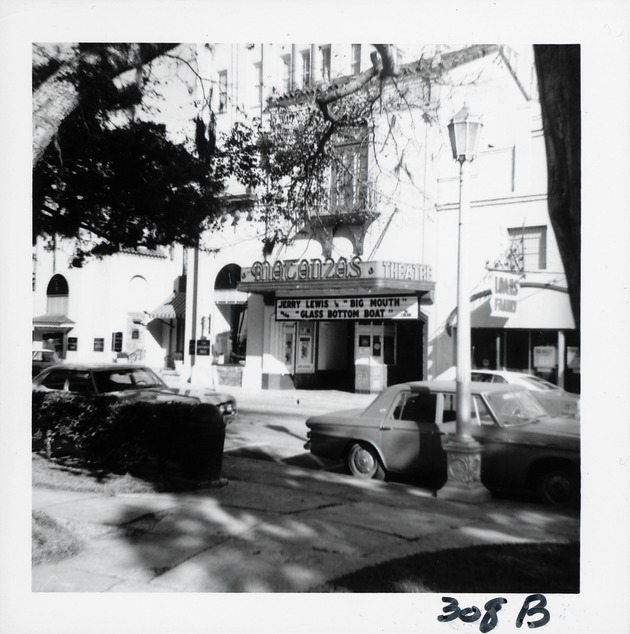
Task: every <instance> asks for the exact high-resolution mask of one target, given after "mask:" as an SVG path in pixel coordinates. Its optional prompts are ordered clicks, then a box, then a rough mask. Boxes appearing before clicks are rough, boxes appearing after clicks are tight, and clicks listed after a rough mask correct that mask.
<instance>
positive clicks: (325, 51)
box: [320, 44, 330, 81]
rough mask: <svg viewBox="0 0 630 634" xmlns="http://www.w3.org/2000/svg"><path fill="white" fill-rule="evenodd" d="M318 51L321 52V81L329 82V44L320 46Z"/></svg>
mask: <svg viewBox="0 0 630 634" xmlns="http://www.w3.org/2000/svg"><path fill="white" fill-rule="evenodd" d="M320 50H321V52H322V67H321V79H322V80H323V81H330V44H328V45H327V46H321V47H320Z"/></svg>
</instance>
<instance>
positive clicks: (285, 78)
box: [282, 53, 293, 93]
mask: <svg viewBox="0 0 630 634" xmlns="http://www.w3.org/2000/svg"><path fill="white" fill-rule="evenodd" d="M292 88H293V68H292V64H291V54H290V53H288V54H287V55H283V56H282V91H283V92H285V93H287V92H290V91H291V89H292Z"/></svg>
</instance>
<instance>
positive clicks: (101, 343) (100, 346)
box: [94, 337, 105, 352]
mask: <svg viewBox="0 0 630 634" xmlns="http://www.w3.org/2000/svg"><path fill="white" fill-rule="evenodd" d="M104 350H105V339H103V338H102V337H94V352H103V351H104Z"/></svg>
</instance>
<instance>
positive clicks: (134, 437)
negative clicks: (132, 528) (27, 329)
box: [32, 391, 225, 480]
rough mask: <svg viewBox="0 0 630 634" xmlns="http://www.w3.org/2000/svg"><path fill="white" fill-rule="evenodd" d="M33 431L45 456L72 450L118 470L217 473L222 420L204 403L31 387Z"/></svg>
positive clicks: (199, 476)
mask: <svg viewBox="0 0 630 634" xmlns="http://www.w3.org/2000/svg"><path fill="white" fill-rule="evenodd" d="M32 431H33V450H34V451H40V452H45V453H46V455H47V457H49V458H51V457H52V456H53V454H56V455H61V454H68V453H72V454H74V455H76V456H77V457H79V458H80V459H82V460H84V461H88V462H90V463H95V464H98V465H100V466H102V467H104V468H107V469H109V470H111V471H113V472H118V473H135V474H142V473H149V472H154V473H155V472H156V471H157V472H159V473H160V474H161V475H162V476H164V475H167V473H165V472H170V471H171V470H172V469H176V470H177V471H178V472H180V473H181V474H182V475H184V476H185V477H188V478H193V479H195V480H216V479H218V478H219V477H220V474H221V466H222V460H223V444H224V440H225V423H224V421H223V417H222V416H221V413H220V412H219V410H218V409H217V408H216V407H214V406H213V405H209V404H197V405H194V404H188V403H178V402H161V403H158V402H142V401H124V400H123V401H121V400H118V399H116V398H114V397H111V396H83V395H77V394H70V393H67V392H37V391H34V392H33V401H32Z"/></svg>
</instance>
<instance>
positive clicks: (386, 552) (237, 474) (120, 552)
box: [32, 455, 580, 592]
mask: <svg viewBox="0 0 630 634" xmlns="http://www.w3.org/2000/svg"><path fill="white" fill-rule="evenodd" d="M223 473H224V475H225V476H226V477H227V478H228V480H229V484H228V485H227V486H225V487H223V488H215V489H213V488H206V489H201V490H199V491H197V492H191V493H184V494H157V493H156V494H137V495H118V496H114V497H107V496H100V495H95V494H93V493H74V492H68V491H58V490H50V489H45V488H35V489H34V490H33V508H34V510H41V511H44V512H46V513H48V514H49V515H51V516H52V517H54V518H56V519H58V520H61V521H66V522H70V523H74V524H75V526H77V527H79V528H80V529H81V533H82V534H83V535H88V536H89V539H86V544H85V546H84V548H83V550H82V551H81V552H80V553H79V554H78V555H76V556H75V557H72V558H69V559H66V560H63V561H61V562H58V563H47V564H42V565H38V566H35V567H34V568H33V576H32V589H33V591H34V592H55V591H67V592H301V591H306V590H309V589H312V588H314V587H316V586H318V585H319V584H321V583H324V582H325V581H328V580H331V579H334V578H336V577H338V576H340V575H342V574H345V573H349V572H352V571H355V570H358V569H360V568H363V567H365V566H369V565H371V564H375V563H379V562H382V561H386V560H389V559H395V558H398V557H403V556H405V555H408V554H412V553H417V552H422V551H435V550H441V549H445V548H456V547H465V546H472V545H483V544H495V543H496V544H499V543H517V542H552V541H576V540H579V537H580V529H579V516H578V514H577V512H575V511H565V510H562V509H554V508H551V507H544V506H539V505H535V504H528V503H523V502H515V501H510V500H492V501H490V502H488V503H485V504H482V505H467V504H459V503H454V502H448V501H445V500H441V499H438V498H435V497H433V496H432V495H431V493H430V492H429V491H427V490H424V489H420V488H417V487H413V486H407V485H404V484H397V483H385V482H377V481H361V480H358V479H353V478H350V477H348V476H344V475H340V474H335V473H330V472H324V471H313V470H308V469H301V468H298V467H294V466H289V465H285V464H282V463H275V462H265V461H260V460H250V459H246V458H237V457H233V456H229V455H227V456H225V460H224V469H223Z"/></svg>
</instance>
